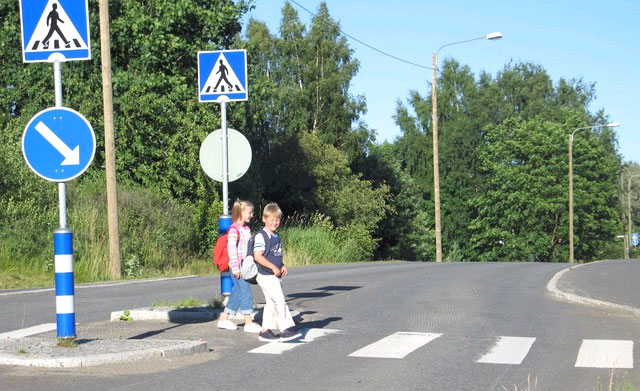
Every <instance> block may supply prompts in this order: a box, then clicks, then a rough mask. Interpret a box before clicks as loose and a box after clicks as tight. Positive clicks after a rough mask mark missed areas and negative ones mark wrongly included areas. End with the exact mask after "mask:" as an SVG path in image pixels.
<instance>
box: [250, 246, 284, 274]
mask: <svg viewBox="0 0 640 391" xmlns="http://www.w3.org/2000/svg"><path fill="white" fill-rule="evenodd" d="M253 259H254V260H255V261H256V262H258V263H259V264H260V265H262V266H263V267H265V268H267V269H270V270H271V271H272V272H273V274H274V275H275V276H276V277H279V276H280V274H281V273H282V272H281V271H280V269H278V268H277V267H276V265H274V264H273V263H271V262H269V260H268V259H267V258H266V257H265V256H264V252H263V251H254V252H253ZM285 275H286V274H285Z"/></svg>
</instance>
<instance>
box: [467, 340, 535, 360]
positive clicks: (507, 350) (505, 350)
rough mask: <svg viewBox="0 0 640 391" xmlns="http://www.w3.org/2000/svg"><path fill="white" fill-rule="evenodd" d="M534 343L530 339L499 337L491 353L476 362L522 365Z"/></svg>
mask: <svg viewBox="0 0 640 391" xmlns="http://www.w3.org/2000/svg"><path fill="white" fill-rule="evenodd" d="M535 341H536V339H535V338H530V337H502V336H501V337H500V339H498V341H497V342H496V344H495V345H494V346H493V348H491V351H490V352H489V353H487V354H485V355H484V356H483V357H482V358H481V359H479V360H478V361H476V362H481V363H487V364H516V365H519V364H521V363H522V360H524V358H525V357H526V356H527V354H528V353H529V350H530V349H531V346H532V345H533V343H534V342H535Z"/></svg>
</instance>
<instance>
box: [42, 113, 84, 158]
mask: <svg viewBox="0 0 640 391" xmlns="http://www.w3.org/2000/svg"><path fill="white" fill-rule="evenodd" d="M36 130H37V131H38V133H40V134H41V135H42V137H44V138H45V140H47V141H48V142H49V144H51V145H53V147H54V148H55V149H56V150H58V152H60V153H61V154H62V156H64V161H62V163H60V165H62V166H77V165H78V164H80V146H79V145H78V146H77V147H75V149H73V150H71V148H69V147H68V146H67V144H65V143H64V141H62V140H60V138H59V137H58V136H56V134H55V133H53V131H51V129H49V128H48V127H47V125H45V124H43V123H42V121H40V122H38V124H37V125H36Z"/></svg>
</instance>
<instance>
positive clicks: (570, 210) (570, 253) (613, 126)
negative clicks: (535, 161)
mask: <svg viewBox="0 0 640 391" xmlns="http://www.w3.org/2000/svg"><path fill="white" fill-rule="evenodd" d="M616 126H620V123H619V122H612V123H609V124H606V125H593V126H584V127H582V128H577V129H574V130H573V132H571V135H570V136H569V263H573V262H574V256H573V136H574V135H575V134H576V132H577V131H578V130H582V129H597V128H603V127H609V128H615V127H616Z"/></svg>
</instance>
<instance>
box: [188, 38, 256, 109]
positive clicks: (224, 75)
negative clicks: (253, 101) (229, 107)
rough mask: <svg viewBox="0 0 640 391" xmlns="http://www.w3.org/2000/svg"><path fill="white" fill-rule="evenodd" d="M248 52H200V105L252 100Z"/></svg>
mask: <svg viewBox="0 0 640 391" xmlns="http://www.w3.org/2000/svg"><path fill="white" fill-rule="evenodd" d="M247 80H248V78H247V51H246V50H218V51H211V52H198V98H199V101H200V102H231V101H243V100H248V99H249V86H248V81H247Z"/></svg>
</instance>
